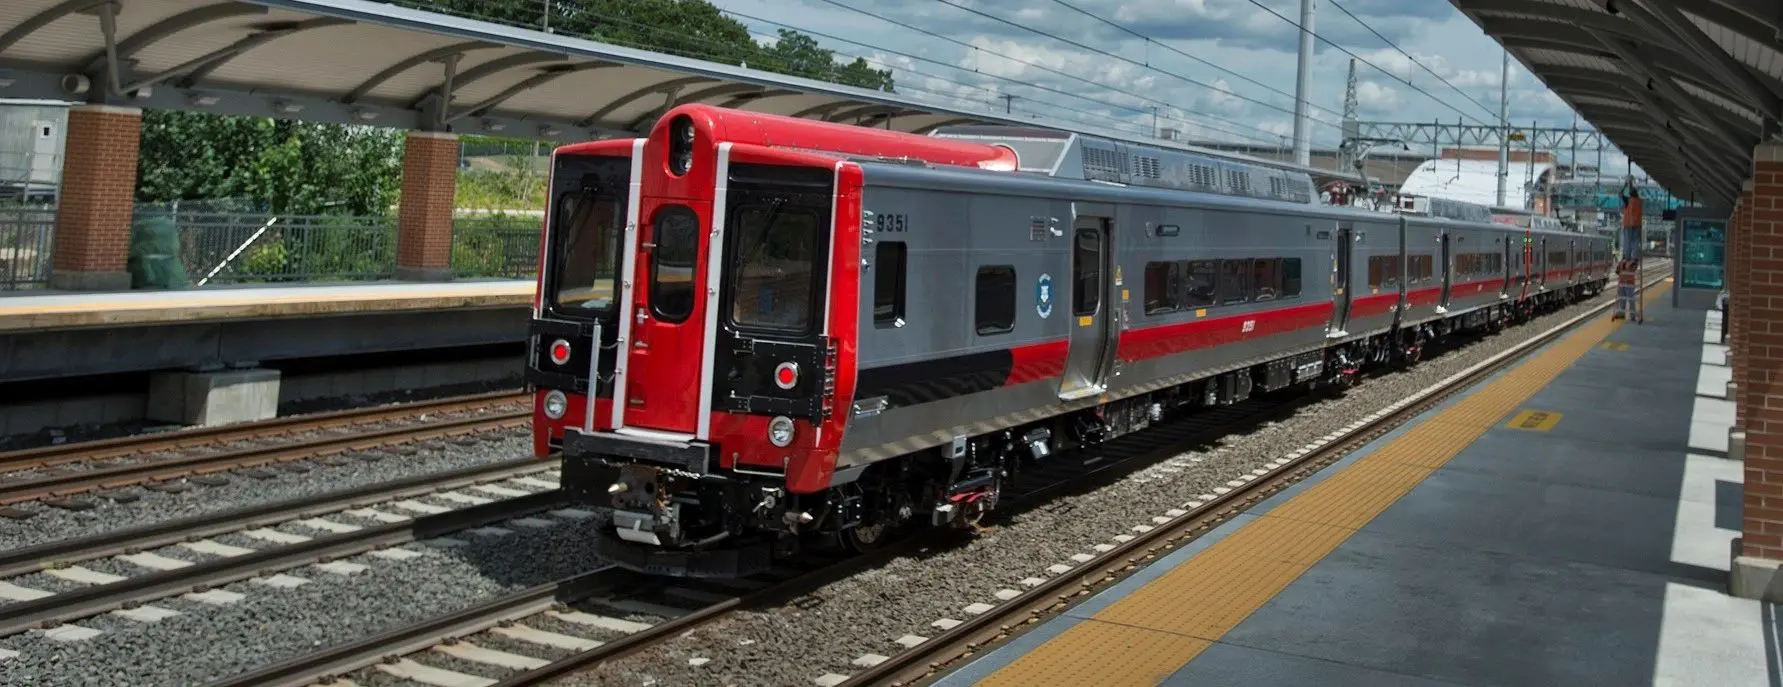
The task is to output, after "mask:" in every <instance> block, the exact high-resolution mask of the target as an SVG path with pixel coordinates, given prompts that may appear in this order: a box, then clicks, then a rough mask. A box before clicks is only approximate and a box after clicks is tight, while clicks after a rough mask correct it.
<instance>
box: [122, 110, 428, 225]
mask: <svg viewBox="0 0 1783 687" xmlns="http://www.w3.org/2000/svg"><path fill="white" fill-rule="evenodd" d="M141 140H142V143H141V146H142V147H141V154H140V156H139V158H138V161H137V189H136V197H137V199H138V200H142V201H148V202H165V201H171V200H196V199H212V198H250V199H254V200H256V201H260V202H262V203H264V204H265V205H266V206H267V209H269V210H271V211H272V212H277V213H291V214H302V215H313V214H322V213H345V214H358V215H377V214H383V212H384V209H385V208H387V207H389V206H390V205H391V204H392V203H394V202H395V200H396V195H397V192H398V190H399V189H400V176H401V172H402V137H401V134H400V133H398V132H395V131H391V130H388V129H373V128H370V127H348V126H340V125H334V124H316V123H310V122H293V121H285V120H274V119H267V118H264V117H223V116H217V115H211V114H207V113H201V112H175V111H167V110H148V111H146V112H144V113H143V125H142V139H141Z"/></svg>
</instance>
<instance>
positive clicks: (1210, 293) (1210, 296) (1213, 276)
mask: <svg viewBox="0 0 1783 687" xmlns="http://www.w3.org/2000/svg"><path fill="white" fill-rule="evenodd" d="M1182 270H1183V280H1184V281H1185V282H1186V283H1185V284H1184V289H1183V302H1182V307H1184V308H1205V307H1207V306H1210V305H1213V303H1214V294H1215V293H1216V291H1215V284H1217V283H1218V281H1219V279H1218V274H1219V273H1218V271H1217V268H1216V267H1215V266H1214V261H1212V260H1191V261H1188V262H1185V263H1183V268H1182Z"/></svg>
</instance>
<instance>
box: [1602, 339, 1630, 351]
mask: <svg viewBox="0 0 1783 687" xmlns="http://www.w3.org/2000/svg"><path fill="white" fill-rule="evenodd" d="M1598 348H1602V349H1604V350H1606V351H1626V350H1628V344H1627V343H1626V342H1623V341H1605V342H1604V344H1603V345H1602V346H1599V347H1598Z"/></svg>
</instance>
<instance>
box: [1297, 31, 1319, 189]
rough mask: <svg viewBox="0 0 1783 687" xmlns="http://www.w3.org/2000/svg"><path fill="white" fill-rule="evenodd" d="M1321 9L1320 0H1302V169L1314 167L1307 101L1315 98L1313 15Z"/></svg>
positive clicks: (1299, 141) (1299, 98)
mask: <svg viewBox="0 0 1783 687" xmlns="http://www.w3.org/2000/svg"><path fill="white" fill-rule="evenodd" d="M1317 10H1318V0H1300V70H1299V77H1298V80H1297V82H1296V84H1295V87H1294V164H1297V165H1300V166H1302V167H1306V166H1311V165H1312V141H1311V140H1310V139H1309V138H1308V137H1309V136H1310V135H1311V133H1312V132H1310V131H1308V129H1311V128H1312V126H1311V125H1312V121H1311V116H1312V113H1311V112H1310V111H1309V110H1308V108H1307V102H1308V101H1307V99H1308V98H1311V97H1312V93H1311V92H1310V91H1311V90H1312V39H1313V15H1314V14H1315V13H1316V12H1317Z"/></svg>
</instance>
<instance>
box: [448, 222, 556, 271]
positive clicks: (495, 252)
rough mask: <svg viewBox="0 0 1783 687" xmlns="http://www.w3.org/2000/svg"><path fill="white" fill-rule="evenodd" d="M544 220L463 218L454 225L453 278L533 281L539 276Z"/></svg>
mask: <svg viewBox="0 0 1783 687" xmlns="http://www.w3.org/2000/svg"><path fill="white" fill-rule="evenodd" d="M542 223H543V218H542V217H529V216H526V215H484V216H480V217H460V218H458V219H457V220H455V221H454V222H453V225H452V276H455V277H506V278H509V279H530V278H533V277H536V276H538V273H539V230H540V228H541V227H542Z"/></svg>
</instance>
